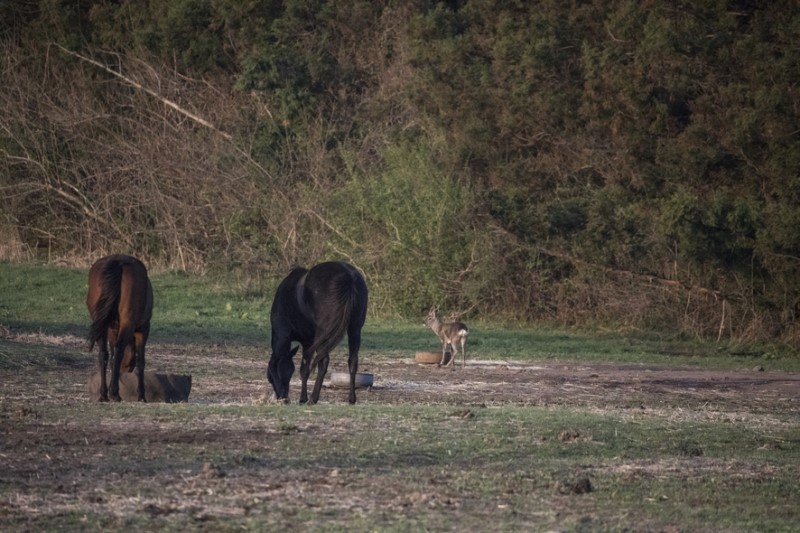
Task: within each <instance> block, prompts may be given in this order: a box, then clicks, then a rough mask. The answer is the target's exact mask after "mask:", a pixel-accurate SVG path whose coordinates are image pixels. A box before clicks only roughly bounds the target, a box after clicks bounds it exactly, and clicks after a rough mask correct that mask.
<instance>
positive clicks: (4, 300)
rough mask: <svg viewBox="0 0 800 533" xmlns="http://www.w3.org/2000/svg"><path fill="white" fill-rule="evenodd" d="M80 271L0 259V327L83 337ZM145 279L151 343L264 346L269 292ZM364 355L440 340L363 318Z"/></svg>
mask: <svg viewBox="0 0 800 533" xmlns="http://www.w3.org/2000/svg"><path fill="white" fill-rule="evenodd" d="M86 275H87V272H85V271H83V270H77V269H66V268H57V267H50V266H42V265H15V264H13V265H12V264H10V263H7V262H0V325H3V326H6V327H10V328H12V329H14V330H19V331H24V332H43V333H47V334H72V335H76V336H79V337H83V336H84V335H85V334H86V331H87V329H88V324H89V318H88V312H87V311H86V306H85V303H84V302H85V298H86V288H87V286H86ZM151 278H152V283H153V289H154V293H155V308H154V311H153V321H152V331H151V342H169V343H194V344H236V345H251V346H268V345H269V310H270V306H271V303H272V292H271V290H270V289H267V290H265V291H250V290H247V289H245V288H243V287H242V286H241V285H240V284H238V283H237V282H236V280H223V279H219V278H217V279H211V278H205V277H192V276H188V275H185V274H181V273H172V272H162V273H155V274H153V275H152V276H151ZM275 281H276V283H277V281H279V280H275ZM470 329H471V334H470V340H469V344H468V352H469V353H470V354H472V356H474V357H480V358H482V359H508V358H512V359H516V360H552V361H583V362H599V361H605V362H616V363H637V364H638V363H647V364H666V365H689V366H704V367H714V368H734V369H738V368H752V367H754V366H756V365H763V366H765V367H766V368H768V369H769V370H792V371H798V370H800V356H798V354H797V352H796V351H795V350H791V349H789V348H786V347H779V346H771V345H758V346H747V347H742V346H731V345H729V344H727V343H721V344H715V343H713V342H703V341H698V340H695V339H686V338H683V337H681V336H679V335H675V334H670V333H668V332H641V331H637V332H631V333H627V332H601V331H568V330H558V329H552V328H545V327H513V326H512V327H509V326H507V325H498V324H493V323H491V322H486V321H477V322H472V323H470ZM362 349H363V350H365V351H366V352H368V353H371V354H372V355H375V356H387V357H393V356H397V355H400V354H402V355H403V356H408V354H409V353H412V352H413V351H415V350H438V349H439V344H438V342H437V340H436V338H435V337H434V335H433V333H432V332H431V331H430V330H429V329H427V328H425V327H423V326H422V316H420V319H419V320H418V321H409V320H388V319H385V318H380V317H375V316H369V317H368V318H367V324H366V326H365V329H364V335H363V345H362ZM735 354H739V355H735Z"/></svg>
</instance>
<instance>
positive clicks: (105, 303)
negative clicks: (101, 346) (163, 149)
mask: <svg viewBox="0 0 800 533" xmlns="http://www.w3.org/2000/svg"><path fill="white" fill-rule="evenodd" d="M121 282H122V263H121V262H120V261H109V262H108V263H106V264H105V265H104V266H103V270H102V272H101V273H100V283H101V286H102V287H101V290H100V298H98V300H97V305H96V306H95V309H94V313H93V315H94V316H93V319H92V325H91V326H90V327H89V351H91V350H92V348H94V344H95V343H96V342H97V341H98V340H100V338H101V337H102V336H103V334H104V333H105V332H106V331H108V328H109V326H111V324H113V323H114V322H115V321H116V320H119V317H118V316H117V315H118V314H119V293H120V290H119V289H120V284H121Z"/></svg>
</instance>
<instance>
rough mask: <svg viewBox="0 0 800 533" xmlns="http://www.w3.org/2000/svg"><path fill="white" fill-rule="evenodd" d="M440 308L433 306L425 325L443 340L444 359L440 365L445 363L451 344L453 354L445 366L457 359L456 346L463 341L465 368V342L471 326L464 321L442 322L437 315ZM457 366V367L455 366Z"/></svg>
mask: <svg viewBox="0 0 800 533" xmlns="http://www.w3.org/2000/svg"><path fill="white" fill-rule="evenodd" d="M437 311H438V308H436V307H431V310H430V311H429V312H428V316H427V317H425V322H424V325H426V326H428V327H429V328H431V329H432V330H433V332H434V333H436V335H437V336H438V337H439V340H441V341H442V344H443V346H442V360H441V361H439V366H442V365H443V364H444V360H445V357H446V354H447V345H448V344H449V345H450V346H452V348H453V356H452V357H451V358H450V361H448V362H447V364H446V365H445V366H450V365H452V364H453V361H455V360H456V356H457V355H458V348H457V347H456V343H457V342H460V343H461V353H462V357H463V359H464V368H466V366H467V350H466V347H465V344H466V342H467V336H468V335H469V328H468V327H467V325H466V324H464V323H463V322H448V323H442V322H440V321H439V318H438V317H437V316H436V313H437ZM453 368H455V367H453Z"/></svg>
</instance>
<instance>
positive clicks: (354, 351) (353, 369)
mask: <svg viewBox="0 0 800 533" xmlns="http://www.w3.org/2000/svg"><path fill="white" fill-rule="evenodd" d="M347 347H348V351H349V356H348V359H347V366H348V368H349V370H350V397H349V398H348V401H349V402H350V404H354V403H356V374H357V373H358V350H359V349H360V348H361V331H358V332H356V331H352V330H351V331H350V333H348V334H347Z"/></svg>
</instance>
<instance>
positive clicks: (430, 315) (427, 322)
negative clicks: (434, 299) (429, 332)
mask: <svg viewBox="0 0 800 533" xmlns="http://www.w3.org/2000/svg"><path fill="white" fill-rule="evenodd" d="M437 311H439V309H438V308H437V307H436V306H434V307H431V310H430V311H428V316H426V317H425V321H424V322H423V324H425V325H426V326H428V327H430V325H431V324H433V323H434V322H436V320H437V318H436V313H437Z"/></svg>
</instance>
